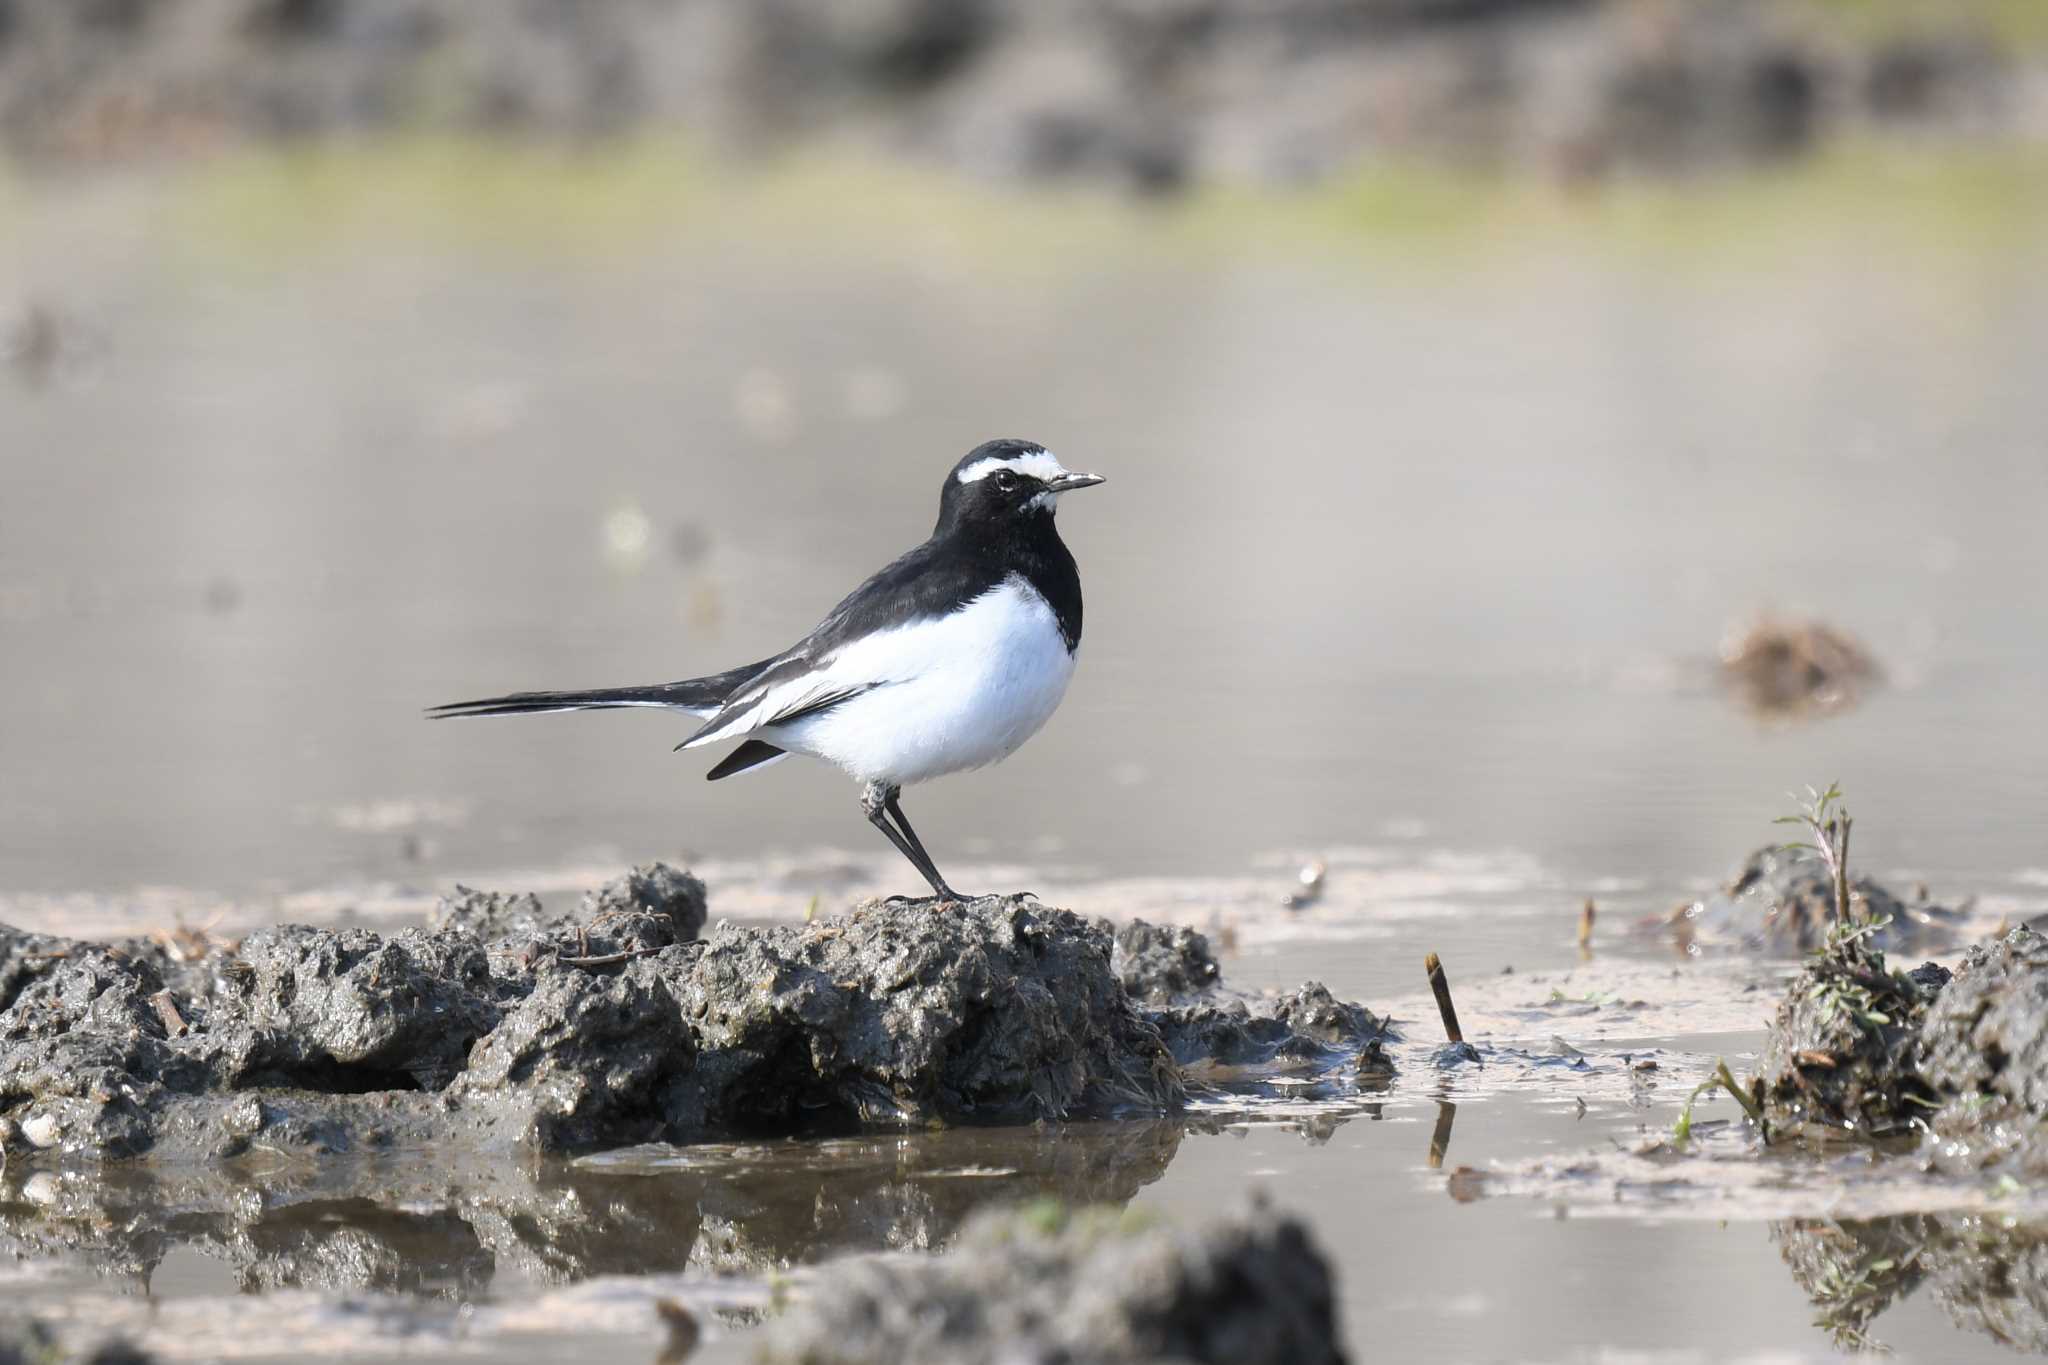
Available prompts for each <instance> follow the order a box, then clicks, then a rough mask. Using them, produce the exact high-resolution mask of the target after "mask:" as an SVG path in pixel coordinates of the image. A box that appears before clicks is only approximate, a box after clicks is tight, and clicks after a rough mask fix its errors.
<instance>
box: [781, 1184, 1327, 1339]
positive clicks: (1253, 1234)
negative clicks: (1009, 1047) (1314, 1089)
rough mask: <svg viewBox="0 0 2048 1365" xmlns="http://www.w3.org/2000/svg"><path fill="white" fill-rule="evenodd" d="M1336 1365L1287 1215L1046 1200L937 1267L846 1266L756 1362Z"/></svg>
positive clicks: (895, 1260)
mask: <svg viewBox="0 0 2048 1365" xmlns="http://www.w3.org/2000/svg"><path fill="white" fill-rule="evenodd" d="M1344 1358H1345V1357H1344V1353H1343V1350H1342V1348H1341V1346H1340V1345H1339V1343H1338V1338H1337V1323H1336V1309H1335V1292H1334V1289H1333V1286H1332V1283H1331V1274H1330V1267H1329V1263H1328V1262H1327V1261H1326V1260H1325V1259H1324V1257H1323V1255H1322V1253H1321V1252H1320V1251H1319V1250H1318V1249H1317V1248H1316V1246H1315V1244H1314V1243H1313V1242H1312V1241H1311V1240H1310V1238H1309V1235H1308V1232H1307V1230H1306V1229H1305V1228H1304V1227H1303V1226H1302V1225H1301V1224H1300V1223H1298V1222H1295V1221H1294V1220H1293V1219H1290V1218H1285V1217H1282V1216H1279V1215H1277V1214H1274V1213H1270V1212H1267V1211H1263V1210H1260V1211H1255V1212H1253V1213H1251V1214H1249V1215H1246V1216H1245V1217H1243V1218H1240V1219H1237V1220H1235V1221H1231V1222H1226V1223H1221V1224H1218V1225H1216V1226H1214V1227H1211V1228H1209V1229H1206V1230H1204V1231H1202V1232H1199V1233H1186V1232H1175V1231H1170V1230H1167V1229H1163V1228H1156V1227H1146V1226H1144V1225H1143V1223H1142V1222H1141V1221H1138V1220H1134V1219H1133V1218H1131V1217H1130V1216H1128V1215H1124V1214H1119V1213H1117V1212H1114V1211H1109V1210H1100V1209H1086V1210H1081V1211H1078V1212H1074V1213H1068V1212H1066V1211H1064V1210H1062V1209H1060V1208H1058V1207H1056V1206H1043V1205H1041V1206H1026V1207H1025V1208H1023V1209H1019V1210H1015V1211H1005V1212H1001V1213H993V1214H987V1215H983V1216H980V1217H978V1218H976V1219H975V1220H973V1221H972V1222H970V1223H969V1224H968V1226H967V1229H966V1230H965V1231H964V1232H963V1233H962V1235H961V1238H960V1242H959V1244H958V1246H957V1247H956V1248H955V1249H954V1250H953V1251H952V1253H951V1254H949V1255H947V1256H944V1257H941V1258H938V1259H936V1260H911V1259H907V1258H903V1257H894V1256H879V1257H871V1258H865V1259H861V1260H854V1261H849V1262H845V1263H843V1264H842V1265H840V1266H839V1267H838V1268H837V1270H836V1273H834V1274H833V1275H832V1276H831V1277H829V1278H828V1279H826V1280H824V1281H823V1282H822V1283H821V1284H820V1286H819V1287H818V1289H817V1290H816V1292H815V1293H813V1294H812V1295H811V1296H810V1297H809V1298H808V1299H807V1300H806V1301H805V1302H803V1303H802V1304H800V1305H799V1306H798V1307H797V1308H796V1309H794V1310H793V1311H792V1312H791V1313H789V1314H788V1315H787V1316H786V1317H784V1318H782V1319H780V1320H778V1321H777V1322H775V1323H774V1324H773V1325H772V1326H771V1328H770V1329H769V1334H768V1337H767V1340H766V1341H765V1342H764V1344H763V1347H762V1352H761V1359H763V1360H764V1361H771V1362H799V1361H800V1362H803V1365H868V1363H869V1362H874V1363H875V1365H880V1363H881V1362H889V1365H899V1363H900V1365H921V1362H932V1365H938V1362H945V1363H946V1365H956V1362H957V1363H960V1365H974V1363H975V1362H988V1365H995V1362H998V1361H1002V1362H1008V1361H1025V1360H1047V1361H1050V1360H1060V1361H1069V1362H1075V1365H1083V1363H1084V1362H1115V1361H1157V1360H1178V1361H1199V1362H1217V1365H1222V1363H1223V1362H1229V1363H1230V1365H1282V1363H1283V1362H1285V1365H1335V1363H1336V1362H1341V1361H1342V1360H1343V1359H1344Z"/></svg>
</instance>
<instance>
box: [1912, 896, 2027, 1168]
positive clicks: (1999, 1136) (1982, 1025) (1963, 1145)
mask: <svg viewBox="0 0 2048 1365" xmlns="http://www.w3.org/2000/svg"><path fill="white" fill-rule="evenodd" d="M1919 1065H1920V1073H1921V1075H1923V1076H1924V1077H1926V1079H1927V1081H1928V1083H1929V1084H1931V1085H1933V1086H1934V1087H1935V1089H1936V1090H1937V1091H1939V1092H1940V1093H1941V1094H1942V1095H1943V1096H1944V1097H1946V1102H1945V1103H1944V1104H1943V1105H1942V1108H1941V1111H1940V1112H1939V1113H1937V1114H1936V1115H1934V1118H1933V1128H1934V1131H1935V1134H1936V1136H1937V1137H1938V1138H1940V1139H1941V1140H1940V1142H1939V1143H1938V1144H1937V1146H1936V1152H1935V1154H1936V1157H1937V1159H1938V1160H1939V1161H1941V1162H1942V1163H1943V1164H1945V1165H1949V1166H1970V1165H1982V1164H1984V1163H1986V1162H1991V1161H1999V1160H2003V1159H2007V1158H2017V1159H2019V1160H2020V1161H2021V1162H2022V1163H2023V1164H2025V1165H2027V1166H2028V1167H2030V1168H2032V1169H2034V1170H2036V1171H2039V1170H2044V1169H2048V1140H2044V1139H2048V938H2044V937H2042V936H2041V935H2040V934H2038V933H2036V932H2035V931H2034V930H2032V929H2030V928H2026V927H2025V926H2022V927H2020V928H2018V929H2015V930H2013V931H2012V932H2011V933H2009V934H2007V935H2006V936H2005V937H2004V938H2002V939H2000V940H1998V941H1997V942H1995V943H1991V944H1986V945H1979V946H1978V947H1975V948H1972V949H1971V950H1970V951H1969V953H1968V954H1967V955H1966V956H1965V957H1964V958H1963V961H1962V963H1961V964H1960V965H1959V966H1958V967H1957V968H1956V974H1955V979H1954V980H1953V981H1951V982H1950V983H1949V984H1948V988H1947V989H1946V990H1944V991H1942V993H1941V995H1940V996H1939V997H1938V998H1937V999H1936V1000H1935V1002H1934V1004H1933V1006H1932V1007H1930V1008H1929V1009H1928V1011H1927V1017H1926V1019H1925V1021H1924V1022H1923V1023H1922V1024H1921V1028H1920V1058H1919Z"/></svg>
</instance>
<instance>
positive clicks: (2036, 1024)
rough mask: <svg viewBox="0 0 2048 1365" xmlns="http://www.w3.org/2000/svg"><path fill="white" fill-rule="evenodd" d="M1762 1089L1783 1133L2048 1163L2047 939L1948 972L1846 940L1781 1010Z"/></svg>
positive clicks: (1974, 1158) (2006, 941) (2006, 942)
mask: <svg viewBox="0 0 2048 1365" xmlns="http://www.w3.org/2000/svg"><path fill="white" fill-rule="evenodd" d="M1756 1085H1757V1092H1758V1098H1759V1099H1761V1100H1762V1102H1763V1105H1764V1111H1765V1115H1766V1117H1767V1118H1768V1119H1769V1121H1770V1122H1771V1123H1772V1124H1773V1125H1774V1126H1777V1127H1779V1128H1784V1129H1798V1128H1802V1127H1806V1126H1818V1127H1821V1128H1839V1129H1845V1130H1849V1131H1853V1132H1856V1133H1859V1134H1862V1135H1865V1136H1873V1137H1884V1136H1888V1135H1892V1134H1898V1133H1904V1132H1907V1131H1909V1130H1910V1131H1915V1132H1924V1131H1929V1130H1931V1131H1932V1132H1933V1133H1934V1134H1935V1135H1936V1137H1937V1138H1938V1139H1939V1141H1938V1142H1936V1143H1935V1144H1934V1146H1933V1149H1932V1155H1933V1157H1934V1159H1935V1160H1936V1161H1937V1163H1939V1164H1943V1165H1947V1166H1952V1167H1960V1168H1969V1167H1973V1166H1979V1165H1983V1164H1986V1163H1989V1162H1994V1161H2000V1160H2005V1159H2009V1158H2016V1159H2018V1160H2019V1161H2020V1162H2022V1163H2023V1164H2025V1165H2027V1166H2028V1167H2030V1168H2037V1169H2040V1168H2048V1142H2044V1141H2043V1139H2044V1137H2048V938H2043V937H2042V936H2041V935H2040V934H2038V933H2036V932H2035V931H2034V930H2033V929H2031V928H2028V927H2026V926H2024V925H2022V926H2021V927H2019V928H2017V929H2014V930H2012V931H2011V932H2010V933H2009V934H2007V935H2006V936H2005V937H2004V938H2002V939H1999V940H1997V941H1996V942H1994V943H1990V944H1983V945H1979V946H1977V947H1975V948H1972V949H1971V950H1970V951H1969V953H1968V955H1967V956H1966V957H1965V958H1964V959H1963V962H1962V965H1961V966H1960V967H1959V968H1958V969H1957V970H1956V972H1955V974H1954V975H1953V976H1951V975H1950V974H1949V973H1948V972H1947V971H1946V970H1944V969H1943V968H1941V967H1939V966H1936V965H1935V964H1933V963H1927V964H1925V965H1924V966H1921V967H1918V968H1916V969H1914V970H1913V971H1912V972H1911V973H1904V974H1902V973H1899V972H1895V971H1892V970H1890V969H1888V968H1887V967H1886V965H1885V959H1884V954H1883V953H1881V952H1879V951H1878V950H1877V949H1876V948H1875V947H1873V946H1872V945H1871V943H1870V942H1869V940H1868V938H1867V937H1865V936H1857V935H1841V936H1838V937H1837V940H1836V941H1835V942H1834V943H1833V944H1831V945H1830V946H1829V947H1828V948H1827V950H1826V951H1824V952H1823V953H1821V954H1820V955H1819V956H1818V957H1817V958H1816V959H1815V960H1814V961H1813V962H1812V963H1811V964H1810V965H1809V966H1808V967H1807V968H1806V970H1804V971H1803V972H1801V973H1800V975H1799V976H1798V977H1797V978H1796V979H1795V980H1794V981H1793V983H1792V987H1791V989H1790V991H1789V992H1788V993H1787V994H1786V996H1785V999H1784V1000H1783V1002H1782V1003H1781V1004H1780V1005H1779V1007H1778V1015H1777V1018H1776V1019H1775V1020H1774V1021H1773V1023H1772V1025H1771V1031H1770V1034H1769V1036H1768V1037H1767V1039H1766V1040H1765V1046H1764V1057H1763V1064H1762V1068H1761V1070H1760V1072H1759V1075H1758V1078H1757V1082H1756Z"/></svg>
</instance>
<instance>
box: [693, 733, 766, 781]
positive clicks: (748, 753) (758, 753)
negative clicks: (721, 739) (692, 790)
mask: <svg viewBox="0 0 2048 1365" xmlns="http://www.w3.org/2000/svg"><path fill="white" fill-rule="evenodd" d="M784 756H785V755H784V753H783V751H782V750H781V749H778V748H776V747H775V746H774V745H773V744H770V743H768V742H767V741H766V740H759V739H750V740H748V741H747V742H746V743H745V744H742V745H740V747H739V748H737V749H734V750H733V751H732V752H731V753H729V754H727V755H726V756H725V757H724V758H721V759H719V760H718V766H717V767H715V768H713V769H712V770H711V771H710V772H708V773H706V774H704V780H705V781H706V782H716V781H717V780H718V779H719V778H721V777H731V776H732V775H733V774H734V773H743V772H745V771H746V770H747V769H749V768H758V767H760V766H761V765H762V764H763V763H773V762H774V761H775V760H776V759H778V758H782V757H784Z"/></svg>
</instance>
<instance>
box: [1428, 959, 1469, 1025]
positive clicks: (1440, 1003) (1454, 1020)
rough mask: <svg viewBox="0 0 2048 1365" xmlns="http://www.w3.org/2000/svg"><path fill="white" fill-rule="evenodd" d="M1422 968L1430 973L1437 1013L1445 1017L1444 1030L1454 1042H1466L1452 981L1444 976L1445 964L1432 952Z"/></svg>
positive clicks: (1430, 983) (1430, 984)
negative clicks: (1453, 1001)
mask: <svg viewBox="0 0 2048 1365" xmlns="http://www.w3.org/2000/svg"><path fill="white" fill-rule="evenodd" d="M1422 969H1423V970H1424V971H1425V972H1427V973H1429V989H1430V991H1431V992H1432V993H1433V994H1434V995H1435V996H1436V1008H1437V1013H1439V1014H1441V1015H1443V1017H1444V1032H1445V1033H1446V1034H1448V1035H1449V1036H1450V1040H1451V1041H1452V1042H1454V1043H1462V1042H1464V1041H1465V1031H1464V1030H1463V1029H1461V1028H1459V1027H1458V1009H1457V1006H1455V1005H1453V1004H1452V1003H1451V983H1450V982H1449V981H1448V980H1446V979H1445V977H1444V964H1443V963H1442V962H1440V961H1439V960H1438V959H1437V955H1436V954H1435V953H1431V954H1430V955H1429V956H1428V957H1425V958H1423V959H1422Z"/></svg>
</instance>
